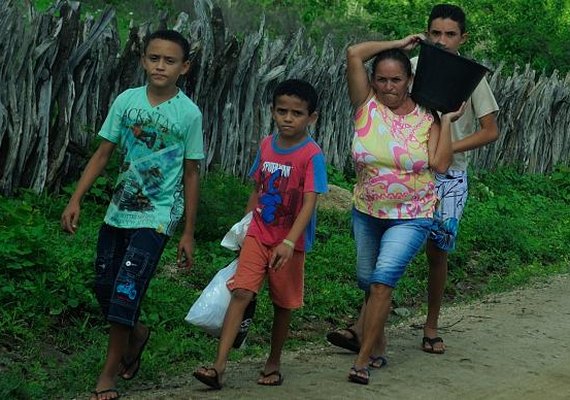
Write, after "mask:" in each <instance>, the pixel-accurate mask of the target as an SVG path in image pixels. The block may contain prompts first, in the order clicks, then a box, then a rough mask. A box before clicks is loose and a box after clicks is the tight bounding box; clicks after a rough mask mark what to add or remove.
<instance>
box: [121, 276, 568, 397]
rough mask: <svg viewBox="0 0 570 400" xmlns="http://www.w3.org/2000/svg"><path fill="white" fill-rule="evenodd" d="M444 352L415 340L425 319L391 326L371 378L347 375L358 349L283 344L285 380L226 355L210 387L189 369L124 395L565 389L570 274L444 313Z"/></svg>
mask: <svg viewBox="0 0 570 400" xmlns="http://www.w3.org/2000/svg"><path fill="white" fill-rule="evenodd" d="M457 321H459V322H458V323H457V324H455V325H453V327H451V328H450V329H448V330H447V331H446V332H442V334H443V336H444V338H445V340H446V343H447V352H446V353H445V355H432V354H427V353H424V352H422V351H421V350H419V343H420V339H421V331H419V330H417V329H413V328H412V327H410V326H411V325H412V324H414V323H419V322H421V319H417V320H409V321H406V322H405V323H403V324H401V325H398V326H392V327H391V328H390V331H389V336H388V339H389V345H388V347H389V348H388V358H389V365H388V366H387V367H386V368H383V369H381V370H375V371H372V375H371V381H370V384H369V385H368V386H361V385H356V384H353V383H349V382H347V378H346V377H347V374H348V370H349V368H350V366H351V364H352V361H353V359H354V356H353V355H352V354H350V353H348V352H344V351H342V350H337V349H336V348H334V347H329V346H324V347H322V348H317V349H311V350H310V351H309V350H306V351H302V352H296V353H287V354H286V355H285V359H284V362H283V366H282V372H283V374H284V376H285V381H284V383H283V386H280V387H261V386H258V385H256V384H255V379H256V377H257V372H258V370H259V368H260V367H261V366H262V365H263V361H262V360H261V361H257V362H253V361H247V362H242V363H240V364H236V363H233V364H230V366H229V369H228V371H227V374H226V379H225V386H224V388H223V389H222V390H221V391H219V392H218V391H213V390H210V389H207V388H205V386H204V385H202V384H201V383H199V382H197V381H196V380H194V379H193V378H192V377H191V376H189V377H184V378H180V380H179V381H177V382H174V381H173V382H165V385H164V386H163V387H162V388H159V389H153V390H139V391H134V390H131V391H129V393H125V395H126V396H125V397H126V398H129V399H131V398H132V399H145V400H146V399H232V400H234V399H259V400H261V399H283V400H293V399H377V398H382V399H395V400H400V399H402V400H415V399H418V400H419V399H422V400H424V399H425V400H432V399H433V400H435V399H437V400H475V399H482V400H507V399H536V398H541V399H548V400H552V399H570V276H562V277H556V278H554V279H553V280H551V281H549V282H548V283H541V284H536V285H534V286H532V287H529V288H525V289H522V290H517V291H514V292H511V293H506V294H501V295H494V296H492V297H488V298H486V299H485V300H483V301H481V302H477V303H473V304H469V305H465V306H461V307H455V308H449V309H446V310H444V312H443V314H442V324H443V325H451V324H453V323H455V322H457Z"/></svg>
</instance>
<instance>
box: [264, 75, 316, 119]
mask: <svg viewBox="0 0 570 400" xmlns="http://www.w3.org/2000/svg"><path fill="white" fill-rule="evenodd" d="M279 96H295V97H298V98H300V99H301V100H303V101H306V102H307V108H308V111H309V115H311V114H312V113H314V112H315V110H316V109H317V104H318V101H319V95H318V94H317V91H316V90H315V88H314V87H313V85H311V84H310V83H309V82H307V81H304V80H302V79H287V80H285V81H283V82H281V83H280V84H279V85H277V87H276V88H275V90H274V91H273V107H275V101H276V100H277V98H278V97H279Z"/></svg>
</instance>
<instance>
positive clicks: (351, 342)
mask: <svg viewBox="0 0 570 400" xmlns="http://www.w3.org/2000/svg"><path fill="white" fill-rule="evenodd" d="M340 331H347V332H348V333H350V334H351V335H352V337H350V338H348V337H346V336H345V335H343V334H342V333H341V332H340ZM327 341H328V342H329V343H330V344H332V345H334V346H337V347H341V348H343V349H346V350H350V351H352V352H354V353H358V352H360V340H359V339H358V335H357V334H356V332H354V330H352V329H351V328H344V329H341V330H336V331H332V332H329V333H327Z"/></svg>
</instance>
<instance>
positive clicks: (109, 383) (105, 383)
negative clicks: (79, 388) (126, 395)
mask: <svg viewBox="0 0 570 400" xmlns="http://www.w3.org/2000/svg"><path fill="white" fill-rule="evenodd" d="M119 397H120V395H119V392H118V390H117V389H115V381H114V380H113V379H110V378H108V377H104V376H101V377H99V382H97V386H96V388H95V390H94V391H93V392H91V397H90V398H89V400H113V399H118V398H119Z"/></svg>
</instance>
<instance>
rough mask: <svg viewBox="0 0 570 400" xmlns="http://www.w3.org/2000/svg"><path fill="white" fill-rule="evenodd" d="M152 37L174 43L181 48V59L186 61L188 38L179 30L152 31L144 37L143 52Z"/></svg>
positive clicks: (188, 53)
mask: <svg viewBox="0 0 570 400" xmlns="http://www.w3.org/2000/svg"><path fill="white" fill-rule="evenodd" d="M154 39H162V40H168V41H170V42H174V43H176V44H177V45H179V46H180V48H181V49H182V53H183V57H182V60H183V61H188V58H189V57H190V43H188V40H186V38H185V37H184V36H182V34H181V33H180V32H178V31H175V30H173V29H163V30H159V31H154V32H153V33H151V34H150V35H148V36H147V37H146V38H145V40H144V47H143V53H146V49H147V47H148V45H149V43H150V42H151V41H152V40H154Z"/></svg>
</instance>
